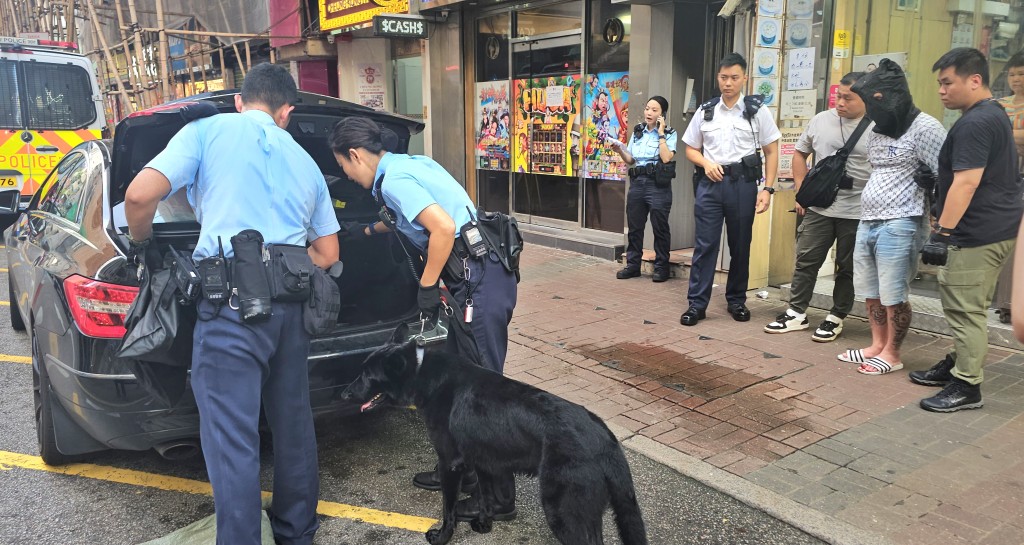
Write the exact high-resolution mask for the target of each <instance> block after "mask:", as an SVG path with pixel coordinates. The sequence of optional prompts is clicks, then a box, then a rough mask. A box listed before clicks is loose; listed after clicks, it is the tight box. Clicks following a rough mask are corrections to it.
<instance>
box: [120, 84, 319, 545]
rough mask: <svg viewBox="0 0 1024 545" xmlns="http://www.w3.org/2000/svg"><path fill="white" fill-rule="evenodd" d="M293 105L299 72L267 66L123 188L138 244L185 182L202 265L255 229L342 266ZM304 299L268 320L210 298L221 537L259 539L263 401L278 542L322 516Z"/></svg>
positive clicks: (205, 370)
mask: <svg viewBox="0 0 1024 545" xmlns="http://www.w3.org/2000/svg"><path fill="white" fill-rule="evenodd" d="M296 100H297V96H296V88H295V81H294V80H293V79H292V77H291V75H290V74H289V73H288V71H287V70H285V69H284V68H282V67H280V66H274V65H270V64H260V65H258V66H256V67H254V68H253V69H252V70H250V71H249V73H248V75H247V77H246V78H245V82H244V83H243V84H242V91H241V93H240V94H239V95H236V96H235V107H236V109H238V111H239V112H240V113H237V114H234V113H233V114H221V115H215V116H212V117H206V118H204V119H200V120H197V121H193V122H191V123H189V124H188V125H186V126H185V127H184V128H182V129H181V130H180V131H179V132H178V134H177V135H175V136H174V137H173V138H172V139H171V141H170V142H169V143H168V144H167V148H166V149H164V151H163V152H162V153H160V155H158V156H157V157H156V158H155V159H153V160H152V161H150V163H149V164H148V165H146V168H144V169H143V170H142V172H140V173H139V174H138V175H137V176H136V177H135V179H134V180H132V183H131V185H130V186H129V187H128V191H127V192H126V194H125V215H126V217H127V219H128V228H129V236H130V237H131V238H132V240H133V246H135V247H140V246H145V245H147V244H148V241H149V238H150V236H151V234H152V221H153V215H154V213H155V211H156V207H157V205H158V204H159V202H160V200H161V199H163V198H164V197H166V196H167V195H169V194H171V193H173V192H175V191H177V190H179V189H182V188H187V189H188V195H189V202H190V203H191V204H192V207H193V208H194V209H195V212H196V218H197V219H198V220H199V223H200V225H201V227H200V235H199V243H198V244H197V245H196V248H195V251H194V252H193V258H194V259H195V260H197V261H199V260H202V259H204V258H211V257H214V256H217V255H218V253H219V252H220V250H221V247H222V246H223V251H224V254H225V255H226V257H227V258H229V259H233V258H234V254H233V252H232V248H231V245H230V244H227V241H228V240H230V239H231V237H234V236H235V235H236V234H240V232H241V231H244V230H246V229H255V230H257V231H259V232H260V233H261V234H262V236H263V239H264V241H265V242H267V243H277V244H289V245H296V246H300V247H301V246H303V245H305V243H306V242H307V240H308V241H310V243H311V246H310V247H309V249H308V253H309V255H310V257H311V258H312V260H313V263H314V264H315V265H317V266H320V267H324V268H326V267H328V266H330V265H332V264H334V263H335V262H337V261H338V237H337V235H336V233H337V231H338V228H339V227H338V221H337V218H336V217H335V214H334V208H333V206H332V205H331V201H330V197H329V196H328V193H327V183H326V182H325V181H324V176H323V174H322V173H321V172H320V169H319V168H318V167H317V165H316V163H315V162H314V161H313V159H312V158H311V157H310V156H309V155H308V154H307V153H306V152H305V151H304V150H303V149H302V148H301V147H300V146H299V145H298V144H297V143H296V142H295V140H293V139H292V137H291V135H289V134H288V132H287V131H285V130H284V129H285V127H287V126H288V119H289V115H290V114H291V111H292V109H293V108H294V103H295V102H296ZM219 240H222V241H223V242H224V244H223V245H222V244H219V243H218V241H219ZM206 287H207V286H206V285H204V290H205V289H206ZM231 300H232V301H234V300H235V297H231ZM302 305H303V303H299V302H286V303H283V302H279V301H274V302H273V304H272V307H271V308H272V311H271V312H272V314H271V315H270V316H269V318H267V319H266V321H262V322H257V323H250V322H247V323H243V321H242V318H241V315H240V312H239V311H238V310H237V307H232V306H229V305H223V306H221V305H215V304H214V303H213V302H211V301H210V300H202V301H200V303H199V315H200V320H199V322H198V323H197V324H196V328H195V335H194V342H193V355H192V388H193V390H194V392H195V397H196V404H197V405H198V407H199V416H200V437H201V439H202V445H203V455H204V457H205V458H206V468H207V472H208V473H209V476H210V484H211V485H212V486H213V500H214V507H215V511H216V518H217V543H218V544H220V545H259V543H260V518H261V515H260V509H261V499H260V491H261V486H260V458H259V456H260V454H259V453H260V436H259V430H258V424H259V417H260V401H261V397H262V401H263V406H264V409H265V412H266V416H267V422H268V424H269V425H270V429H271V432H272V433H273V438H274V496H273V503H272V504H271V508H270V513H269V515H270V520H271V526H272V528H273V531H274V538H275V540H276V541H277V543H280V544H289V545H292V544H303V545H308V544H310V543H312V542H313V535H314V534H315V533H316V530H317V528H318V527H319V525H320V523H319V522H318V520H317V518H316V505H317V501H318V498H319V477H318V474H317V456H316V436H315V435H314V430H313V414H312V410H311V409H310V405H309V375H308V369H309V368H308V364H307V361H306V358H307V356H308V355H309V334H308V333H306V330H305V329H304V328H303V320H302Z"/></svg>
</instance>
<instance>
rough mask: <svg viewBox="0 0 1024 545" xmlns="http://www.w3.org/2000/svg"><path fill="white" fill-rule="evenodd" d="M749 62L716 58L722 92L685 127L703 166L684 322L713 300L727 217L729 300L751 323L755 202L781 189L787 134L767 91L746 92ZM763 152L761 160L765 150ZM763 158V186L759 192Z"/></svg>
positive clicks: (736, 315)
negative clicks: (766, 101)
mask: <svg viewBox="0 0 1024 545" xmlns="http://www.w3.org/2000/svg"><path fill="white" fill-rule="evenodd" d="M746 84H747V61H745V60H744V59H743V57H742V56H741V55H740V54H738V53H729V54H728V55H726V56H725V57H724V58H722V61H721V62H719V63H718V88H719V90H720V91H721V92H722V96H721V97H720V98H714V99H711V100H709V101H708V102H705V103H704V104H702V105H701V107H700V108H699V109H698V110H697V113H696V115H694V116H693V120H692V121H690V125H689V127H687V128H686V132H685V133H684V134H683V142H684V143H686V158H687V159H689V160H690V161H691V162H693V164H694V165H696V166H697V174H696V175H695V176H694V179H695V183H696V188H695V189H696V201H695V203H694V218H695V219H696V222H697V235H696V236H697V241H696V245H695V247H694V249H693V266H692V267H691V269H690V289H689V292H688V293H687V299H689V308H688V309H687V310H686V312H684V313H683V315H682V316H680V318H679V323H681V324H683V325H687V326H693V325H697V322H698V321H700V320H703V319H704V317H705V311H706V309H707V307H708V303H709V302H710V300H711V288H712V285H713V283H714V280H715V268H716V265H715V264H716V262H717V261H718V250H719V245H720V242H721V239H722V221H723V220H724V221H725V226H726V233H727V236H728V241H729V255H730V261H729V280H728V282H727V283H726V286H725V299H726V301H727V302H728V307H727V308H728V311H729V314H731V315H732V317H733V319H734V320H736V321H739V322H746V321H747V320H749V319H750V311H749V310H747V305H746V303H747V293H746V292H747V282H748V279H749V277H750V241H751V237H752V229H753V226H754V213H755V209H756V212H757V213H758V214H760V213H762V212H764V211H765V210H768V205H769V204H771V199H772V194H773V193H775V188H774V185H775V172H776V170H777V167H778V150H779V143H778V140H779V138H780V137H781V136H782V133H781V132H779V129H778V127H777V126H776V125H775V120H774V119H773V118H772V116H771V113H769V111H768V108H764V107H762V103H763V97H760V96H759V95H752V96H743V92H742V90H743V87H744V86H745V85H746ZM761 150H763V151H764V160H763V161H762V160H761V154H760V151H761ZM762 163H763V164H764V171H763V172H764V180H765V185H764V189H763V190H761V191H760V192H758V188H757V184H758V183H759V182H760V181H761V176H762V170H761V167H762Z"/></svg>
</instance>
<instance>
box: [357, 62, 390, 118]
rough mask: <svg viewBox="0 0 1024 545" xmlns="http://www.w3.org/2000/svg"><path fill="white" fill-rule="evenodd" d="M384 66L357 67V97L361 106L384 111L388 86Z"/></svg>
mask: <svg viewBox="0 0 1024 545" xmlns="http://www.w3.org/2000/svg"><path fill="white" fill-rule="evenodd" d="M385 83H386V82H385V80H384V65H383V64H377V63H373V64H369V63H361V64H357V65H356V97H357V100H358V102H359V104H362V105H363V106H366V107H367V108H373V109H374V110H383V109H384V95H385V94H386V93H387V86H386V84H385Z"/></svg>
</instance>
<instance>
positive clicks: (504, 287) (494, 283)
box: [445, 253, 518, 373]
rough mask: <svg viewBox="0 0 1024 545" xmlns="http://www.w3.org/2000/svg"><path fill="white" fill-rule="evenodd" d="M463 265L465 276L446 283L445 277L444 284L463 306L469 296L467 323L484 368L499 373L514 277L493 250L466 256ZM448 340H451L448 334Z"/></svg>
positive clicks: (513, 301) (505, 348) (514, 293)
mask: <svg viewBox="0 0 1024 545" xmlns="http://www.w3.org/2000/svg"><path fill="white" fill-rule="evenodd" d="M466 264H467V265H468V267H469V275H468V278H467V279H465V280H459V281H453V282H448V279H447V277H446V280H445V285H446V286H448V291H450V292H451V294H452V297H454V298H455V301H456V302H457V303H458V304H459V306H461V307H462V308H463V309H465V308H466V306H467V304H466V299H467V298H471V299H472V301H473V305H472V306H473V321H472V322H470V324H469V325H470V330H471V331H472V332H473V338H474V339H475V340H476V345H477V348H479V349H480V355H481V356H482V357H483V359H484V361H483V362H482V363H483V364H484V367H486V368H488V369H490V370H492V371H496V372H498V373H502V372H503V371H504V369H505V355H506V353H507V352H508V324H509V323H511V322H512V311H513V310H514V309H515V308H516V296H517V292H518V286H517V285H516V276H515V274H513V273H510V272H508V271H506V270H505V267H504V266H503V265H502V264H501V262H500V261H498V258H497V257H495V256H494V254H493V253H488V254H487V256H486V257H484V258H482V259H472V258H471V259H468V260H467V261H466ZM455 318H457V317H453V319H455ZM452 327H455V326H454V325H453V326H452ZM449 340H450V341H451V340H453V339H452V338H451V337H449Z"/></svg>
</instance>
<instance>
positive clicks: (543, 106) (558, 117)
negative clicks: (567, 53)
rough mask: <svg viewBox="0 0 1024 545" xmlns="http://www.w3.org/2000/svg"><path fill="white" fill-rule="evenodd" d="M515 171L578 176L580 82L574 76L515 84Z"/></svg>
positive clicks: (513, 85)
mask: <svg viewBox="0 0 1024 545" xmlns="http://www.w3.org/2000/svg"><path fill="white" fill-rule="evenodd" d="M512 94H513V97H512V100H513V103H514V110H515V122H514V124H515V135H516V136H515V140H514V144H513V150H512V153H513V159H512V161H513V166H514V168H515V170H516V172H531V173H534V174H554V175H559V176H575V175H576V174H577V173H578V170H579V157H580V155H579V140H580V131H579V128H580V125H579V123H580V120H579V102H580V80H579V79H578V78H575V77H573V76H551V77H546V78H534V79H518V80H515V81H513V82H512Z"/></svg>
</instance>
